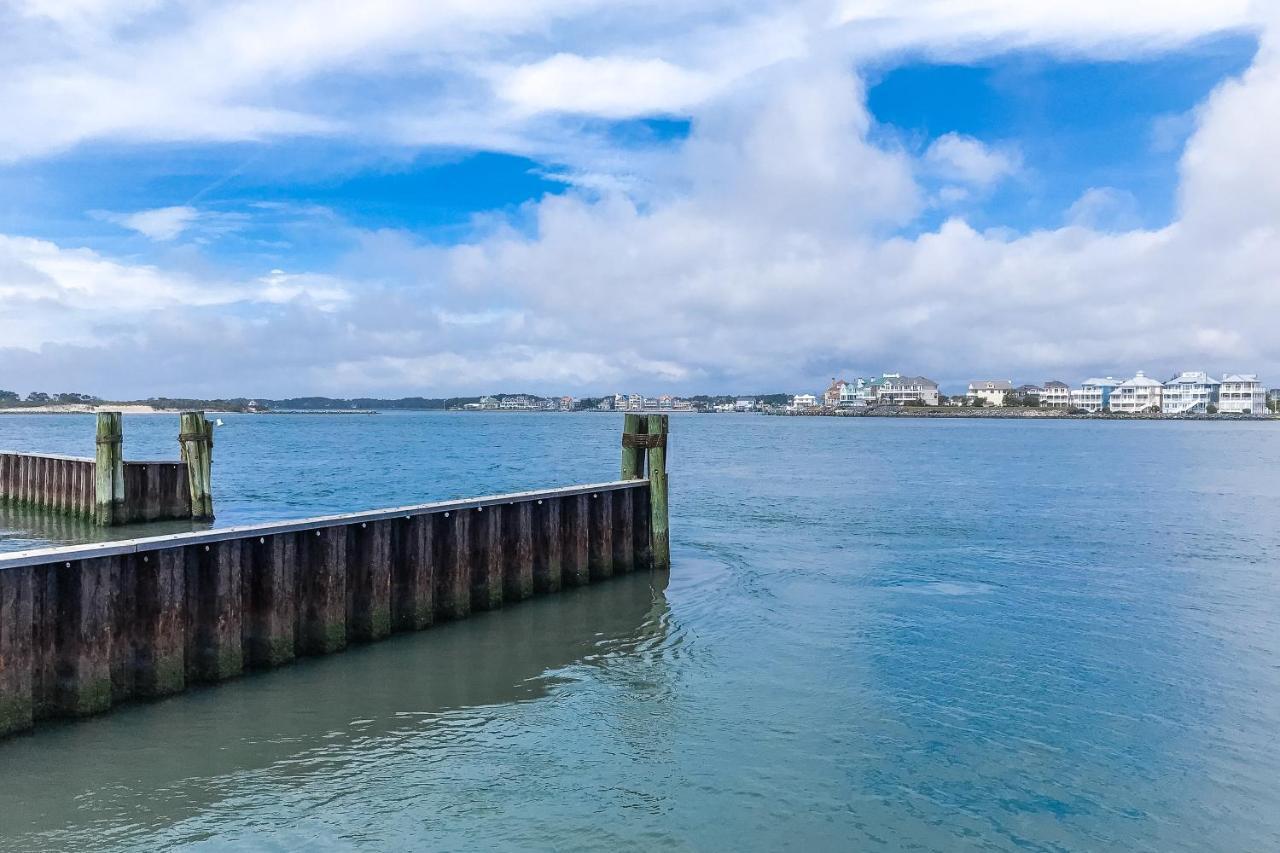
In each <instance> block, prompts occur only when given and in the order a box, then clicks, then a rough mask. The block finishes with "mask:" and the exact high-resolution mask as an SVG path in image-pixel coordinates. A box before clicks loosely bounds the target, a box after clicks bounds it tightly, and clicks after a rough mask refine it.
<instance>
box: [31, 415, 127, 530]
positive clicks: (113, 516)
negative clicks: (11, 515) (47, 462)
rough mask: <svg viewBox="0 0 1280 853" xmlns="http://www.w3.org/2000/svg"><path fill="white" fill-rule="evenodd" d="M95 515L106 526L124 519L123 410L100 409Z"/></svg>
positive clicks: (95, 471) (97, 521) (96, 520)
mask: <svg viewBox="0 0 1280 853" xmlns="http://www.w3.org/2000/svg"><path fill="white" fill-rule="evenodd" d="M36 491H37V490H36V489H35V488H32V489H31V492H32V493H33V494H34V493H35V492H36ZM93 519H94V522H95V523H96V524H98V525H100V526H102V527H110V526H111V525H113V524H119V523H122V522H123V521H124V426H123V418H122V417H121V415H120V413H119V412H99V413H98V435H97V455H96V456H95V464H94V497H93Z"/></svg>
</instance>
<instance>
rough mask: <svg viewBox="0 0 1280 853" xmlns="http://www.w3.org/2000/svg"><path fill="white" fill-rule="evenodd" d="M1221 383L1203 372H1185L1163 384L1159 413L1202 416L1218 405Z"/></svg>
mask: <svg viewBox="0 0 1280 853" xmlns="http://www.w3.org/2000/svg"><path fill="white" fill-rule="evenodd" d="M1221 387H1222V383H1221V382H1219V381H1218V380H1216V379H1214V378H1213V377H1212V376H1210V375H1209V374H1208V373H1205V372H1204V371H1203V370H1186V371H1183V372H1182V373H1179V374H1178V375H1177V376H1175V377H1173V378H1172V379H1170V380H1169V381H1168V382H1166V383H1164V394H1163V399H1162V401H1161V404H1160V411H1162V412H1164V413H1165V414H1169V415H1186V414H1197V415H1203V414H1205V413H1206V412H1208V411H1209V407H1210V406H1217V405H1218V389H1219V388H1221Z"/></svg>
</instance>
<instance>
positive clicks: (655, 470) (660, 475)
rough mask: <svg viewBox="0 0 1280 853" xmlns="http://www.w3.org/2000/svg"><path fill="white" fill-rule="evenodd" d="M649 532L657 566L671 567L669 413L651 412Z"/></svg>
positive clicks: (660, 568)
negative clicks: (668, 488) (657, 413)
mask: <svg viewBox="0 0 1280 853" xmlns="http://www.w3.org/2000/svg"><path fill="white" fill-rule="evenodd" d="M649 435H650V437H651V440H652V441H653V444H652V446H650V448H649V512H650V524H649V535H650V537H651V538H652V540H653V567H654V568H655V569H659V570H661V571H668V570H669V569H670V568H671V540H670V531H669V527H668V518H667V416H666V415H649Z"/></svg>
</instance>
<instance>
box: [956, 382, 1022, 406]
mask: <svg viewBox="0 0 1280 853" xmlns="http://www.w3.org/2000/svg"><path fill="white" fill-rule="evenodd" d="M1012 390H1013V382H1012V381H1010V380H1008V379H975V380H974V381H972V382H970V383H969V391H968V393H966V394H965V395H964V396H965V397H966V398H967V399H969V400H981V401H982V402H983V404H984V405H987V406H1003V405H1004V398H1005V395H1006V394H1008V393H1009V392H1010V391H1012Z"/></svg>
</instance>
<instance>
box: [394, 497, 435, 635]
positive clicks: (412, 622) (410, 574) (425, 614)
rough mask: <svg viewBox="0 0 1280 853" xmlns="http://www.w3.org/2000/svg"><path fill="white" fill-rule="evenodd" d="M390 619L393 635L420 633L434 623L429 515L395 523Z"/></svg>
mask: <svg viewBox="0 0 1280 853" xmlns="http://www.w3.org/2000/svg"><path fill="white" fill-rule="evenodd" d="M394 541H395V547H394V548H393V549H392V561H391V571H392V596H391V619H392V626H393V629H394V630H396V631H420V630H422V629H423V628H427V627H429V626H430V625H431V624H432V623H433V622H434V621H435V583H436V577H435V575H436V559H435V525H434V524H433V523H432V516H430V515H412V516H409V517H407V518H403V519H397V520H396V521H395V540H394Z"/></svg>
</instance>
